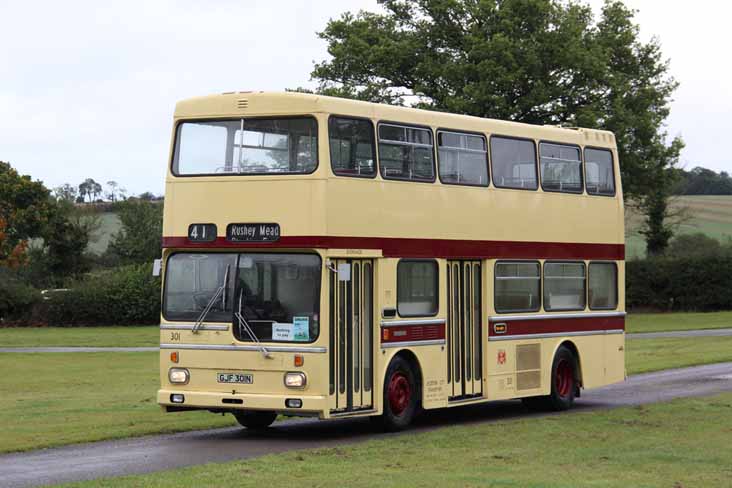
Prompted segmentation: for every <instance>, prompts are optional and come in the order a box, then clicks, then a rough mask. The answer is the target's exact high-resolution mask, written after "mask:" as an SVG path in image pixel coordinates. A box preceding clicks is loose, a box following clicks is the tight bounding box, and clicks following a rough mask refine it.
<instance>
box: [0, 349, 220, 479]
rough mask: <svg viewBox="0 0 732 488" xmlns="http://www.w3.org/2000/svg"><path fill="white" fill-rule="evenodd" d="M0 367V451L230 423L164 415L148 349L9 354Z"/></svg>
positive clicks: (198, 415) (154, 357) (204, 416)
mask: <svg viewBox="0 0 732 488" xmlns="http://www.w3.org/2000/svg"><path fill="white" fill-rule="evenodd" d="M0 371H1V372H2V374H0V432H1V434H0V452H9V451H22V450H28V449H37V448H41V447H49V446H57V445H61V444H71V443H76V442H88V441H96V440H101V439H113V438H123V437H131V436H139V435H144V434H152V433H161V432H176V431H184V430H193V429H203V428H208V427H220V426H228V425H233V424H234V419H233V417H232V416H230V415H228V416H226V417H222V416H221V415H213V414H210V413H208V412H187V413H178V414H164V413H163V412H162V411H161V410H160V407H158V405H157V403H156V397H155V395H156V393H157V389H158V387H159V377H158V353H154V352H135V353H121V352H115V353H70V354H17V353H8V354H0ZM0 485H2V482H0Z"/></svg>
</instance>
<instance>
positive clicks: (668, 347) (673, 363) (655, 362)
mask: <svg viewBox="0 0 732 488" xmlns="http://www.w3.org/2000/svg"><path fill="white" fill-rule="evenodd" d="M625 351H626V356H625V365H626V369H627V371H628V374H638V373H647V372H649V371H658V370H661V369H670V368H683V367H687V366H698V365H700V364H710V363H722V362H727V361H732V336H730V337H680V338H671V339H636V340H627V341H626V342H625Z"/></svg>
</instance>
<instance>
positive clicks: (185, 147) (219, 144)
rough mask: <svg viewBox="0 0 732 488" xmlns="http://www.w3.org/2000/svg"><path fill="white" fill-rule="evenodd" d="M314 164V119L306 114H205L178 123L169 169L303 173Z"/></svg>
mask: <svg viewBox="0 0 732 488" xmlns="http://www.w3.org/2000/svg"><path fill="white" fill-rule="evenodd" d="M317 165H318V125H317V123H316V121H315V119H313V118H311V117H297V118H295V117H289V118H284V117H280V118H257V119H235V120H204V121H191V122H183V123H181V124H179V125H178V130H177V134H176V142H175V153H174V154H173V173H174V174H176V175H179V176H190V175H219V174H227V175H228V174H231V175H262V174H293V173H295V174H297V173H300V174H306V173H312V172H313V171H315V168H316V167H317Z"/></svg>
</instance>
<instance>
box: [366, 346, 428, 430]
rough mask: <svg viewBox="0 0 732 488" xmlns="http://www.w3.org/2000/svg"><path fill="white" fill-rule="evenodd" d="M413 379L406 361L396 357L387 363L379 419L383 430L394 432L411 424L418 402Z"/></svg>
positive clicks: (411, 371) (410, 367)
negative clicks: (382, 411)
mask: <svg viewBox="0 0 732 488" xmlns="http://www.w3.org/2000/svg"><path fill="white" fill-rule="evenodd" d="M415 378H416V377H415V374H414V371H413V370H412V366H411V365H410V364H409V362H408V361H407V360H406V359H404V358H402V357H400V356H397V357H395V358H394V359H392V361H391V363H389V368H388V369H387V370H386V376H385V382H384V402H383V405H384V413H383V414H382V415H381V418H380V420H381V424H382V426H383V428H384V430H386V431H388V432H395V431H399V430H403V429H405V428H407V427H408V426H409V424H411V423H412V420H413V419H414V416H415V414H416V412H417V400H418V398H417V397H418V390H417V382H416V380H415ZM376 418H377V419H378V418H379V417H376Z"/></svg>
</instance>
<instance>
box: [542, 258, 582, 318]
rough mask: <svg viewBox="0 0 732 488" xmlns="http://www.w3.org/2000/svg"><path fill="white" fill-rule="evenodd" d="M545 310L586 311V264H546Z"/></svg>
mask: <svg viewBox="0 0 732 488" xmlns="http://www.w3.org/2000/svg"><path fill="white" fill-rule="evenodd" d="M544 309H545V310H547V311H552V310H584V309H585V263H549V262H547V263H544Z"/></svg>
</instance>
